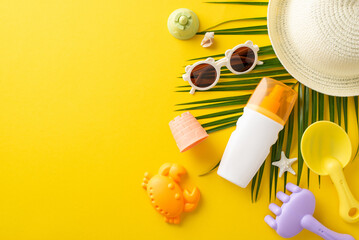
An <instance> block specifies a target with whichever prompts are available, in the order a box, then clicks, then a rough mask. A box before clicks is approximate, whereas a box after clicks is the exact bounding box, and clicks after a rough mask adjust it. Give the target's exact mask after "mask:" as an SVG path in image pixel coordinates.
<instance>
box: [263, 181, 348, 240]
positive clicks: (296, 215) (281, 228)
mask: <svg viewBox="0 0 359 240" xmlns="http://www.w3.org/2000/svg"><path fill="white" fill-rule="evenodd" d="M286 188H287V189H288V191H291V192H292V194H291V195H290V196H289V195H287V194H285V193H283V192H278V193H277V197H278V199H279V200H281V201H282V202H283V205H282V206H281V207H279V206H278V205H276V204H274V203H271V204H270V205H269V209H270V210H271V211H272V212H273V213H274V214H275V215H276V216H277V217H276V219H274V218H273V217H271V216H270V215H267V216H266V217H265V218H264V221H265V222H266V223H267V224H268V225H269V226H270V227H271V228H273V229H274V230H276V231H277V233H278V234H279V235H280V236H281V237H284V238H290V237H294V236H295V235H297V234H298V233H300V232H301V231H302V230H303V228H305V229H307V230H309V231H311V232H313V233H315V234H317V235H319V236H321V237H322V238H324V239H326V240H354V238H353V237H352V236H350V235H348V234H340V233H336V232H334V231H332V230H329V229H328V228H326V227H325V226H323V225H322V224H321V223H320V222H318V221H317V220H316V219H315V218H314V217H313V216H312V215H313V213H314V209H315V197H314V195H313V193H312V192H311V191H309V190H307V189H301V188H300V187H298V186H297V185H294V184H292V183H288V184H287V186H286Z"/></svg>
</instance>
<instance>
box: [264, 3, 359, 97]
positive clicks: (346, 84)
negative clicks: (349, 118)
mask: <svg viewBox="0 0 359 240" xmlns="http://www.w3.org/2000/svg"><path fill="white" fill-rule="evenodd" d="M268 31H269V37H270V40H271V42H272V45H273V48H274V51H275V53H276V55H277V57H278V59H279V60H280V62H281V63H282V64H283V66H284V67H285V68H286V70H287V71H288V72H289V73H290V74H291V75H292V76H293V77H294V78H295V79H297V80H298V81H300V82H301V83H303V84H304V85H306V86H308V87H309V88H312V89H314V90H316V91H318V92H321V93H325V94H328V95H335V96H354V95H359V0H271V1H270V3H269V7H268Z"/></svg>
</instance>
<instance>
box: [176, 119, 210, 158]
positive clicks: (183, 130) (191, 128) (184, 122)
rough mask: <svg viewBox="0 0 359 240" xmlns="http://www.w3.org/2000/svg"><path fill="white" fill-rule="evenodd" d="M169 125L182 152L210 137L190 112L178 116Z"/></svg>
mask: <svg viewBox="0 0 359 240" xmlns="http://www.w3.org/2000/svg"><path fill="white" fill-rule="evenodd" d="M169 125H170V129H171V131H172V135H173V137H174V139H175V141H176V144H177V146H178V148H179V150H180V152H185V151H187V150H188V149H190V148H192V147H194V146H196V145H197V144H198V143H200V142H202V141H203V140H204V139H206V138H207V137H208V134H207V132H206V130H204V128H203V127H202V126H201V124H200V123H199V122H198V121H197V119H196V118H195V117H193V115H192V114H191V113H190V112H185V113H183V114H182V115H180V116H177V117H176V118H175V119H174V120H172V121H170V123H169Z"/></svg>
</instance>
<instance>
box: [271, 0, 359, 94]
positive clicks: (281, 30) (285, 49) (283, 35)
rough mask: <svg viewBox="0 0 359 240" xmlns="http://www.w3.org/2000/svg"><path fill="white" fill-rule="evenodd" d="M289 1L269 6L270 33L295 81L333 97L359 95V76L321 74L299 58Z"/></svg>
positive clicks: (273, 3)
mask: <svg viewBox="0 0 359 240" xmlns="http://www.w3.org/2000/svg"><path fill="white" fill-rule="evenodd" d="M290 2H292V0H270V1H269V6H268V14H267V24H268V34H269V38H270V41H271V43H272V46H273V49H274V52H275V54H276V55H277V57H278V59H279V61H280V62H281V64H282V65H283V66H284V68H285V69H286V70H287V71H288V72H289V73H290V74H291V75H292V76H293V77H294V78H295V79H296V80H298V81H299V82H300V83H302V84H304V85H306V86H307V87H309V88H311V89H313V90H315V91H318V92H321V93H324V94H327V95H333V96H356V95H359V76H354V77H338V76H333V75H330V74H328V73H323V72H319V71H317V70H315V69H314V68H313V67H311V66H308V65H307V64H306V63H304V61H303V60H302V59H301V58H300V57H299V56H300V55H299V54H298V53H297V50H296V49H295V48H294V47H293V43H292V42H291V40H290V37H289V36H288V29H287V25H286V20H287V19H286V17H287V14H286V12H287V10H288V5H289V4H290Z"/></svg>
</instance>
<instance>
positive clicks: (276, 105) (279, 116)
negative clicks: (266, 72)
mask: <svg viewBox="0 0 359 240" xmlns="http://www.w3.org/2000/svg"><path fill="white" fill-rule="evenodd" d="M297 95H298V94H297V92H296V91H295V90H294V89H292V88H291V87H288V86H287V85H285V84H284V83H282V82H279V81H277V80H274V79H272V78H268V77H264V78H263V79H262V80H261V81H260V83H259V84H258V86H257V87H256V89H255V90H254V93H253V94H252V96H251V98H250V99H249V101H248V103H247V107H248V108H251V109H252V110H254V111H257V112H259V113H261V114H263V115H265V116H267V117H269V118H270V119H272V120H274V121H276V122H278V123H279V124H281V125H283V126H284V125H285V123H286V122H287V120H288V117H289V115H290V113H291V112H292V109H293V107H294V104H295V102H296V100H297Z"/></svg>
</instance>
